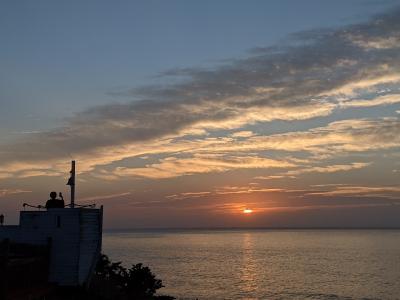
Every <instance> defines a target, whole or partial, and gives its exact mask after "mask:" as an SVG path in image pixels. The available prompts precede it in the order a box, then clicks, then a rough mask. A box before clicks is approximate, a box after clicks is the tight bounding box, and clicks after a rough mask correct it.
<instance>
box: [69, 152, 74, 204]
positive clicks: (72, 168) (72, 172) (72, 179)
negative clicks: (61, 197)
mask: <svg viewBox="0 0 400 300" xmlns="http://www.w3.org/2000/svg"><path fill="white" fill-rule="evenodd" d="M70 186H71V208H74V207H75V161H74V160H73V161H72V162H71V185H70Z"/></svg>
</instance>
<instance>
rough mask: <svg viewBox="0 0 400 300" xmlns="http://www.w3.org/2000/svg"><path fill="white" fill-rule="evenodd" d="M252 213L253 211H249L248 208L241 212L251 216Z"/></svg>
mask: <svg viewBox="0 0 400 300" xmlns="http://www.w3.org/2000/svg"><path fill="white" fill-rule="evenodd" d="M252 212H253V210H252V209H249V208H245V209H244V210H243V213H244V214H251V213H252Z"/></svg>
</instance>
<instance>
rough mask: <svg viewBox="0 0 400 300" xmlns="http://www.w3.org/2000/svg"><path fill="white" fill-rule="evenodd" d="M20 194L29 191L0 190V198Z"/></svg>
mask: <svg viewBox="0 0 400 300" xmlns="http://www.w3.org/2000/svg"><path fill="white" fill-rule="evenodd" d="M22 193H31V191H28V190H21V189H0V198H1V197H5V196H10V195H15V194H22Z"/></svg>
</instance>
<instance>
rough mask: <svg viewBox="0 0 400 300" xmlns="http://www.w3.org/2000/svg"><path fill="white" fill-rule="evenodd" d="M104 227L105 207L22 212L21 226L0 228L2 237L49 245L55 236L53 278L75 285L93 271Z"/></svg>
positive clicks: (68, 284)
mask: <svg viewBox="0 0 400 300" xmlns="http://www.w3.org/2000/svg"><path fill="white" fill-rule="evenodd" d="M101 227H102V209H85V208H74V209H70V208H61V209H49V210H47V211H21V214H20V225H19V226H2V227H0V239H4V238H8V239H10V240H11V241H15V242H20V243H28V244H46V243H47V242H48V238H51V239H52V247H51V255H50V270H49V281H50V282H54V283H57V284H60V285H67V286H71V285H72V286H74V285H82V284H84V283H85V282H86V280H87V279H88V277H89V273H90V272H91V271H92V270H93V264H94V263H95V260H96V258H97V257H98V255H99V252H100V250H101V249H100V247H99V245H101V229H102V228H101Z"/></svg>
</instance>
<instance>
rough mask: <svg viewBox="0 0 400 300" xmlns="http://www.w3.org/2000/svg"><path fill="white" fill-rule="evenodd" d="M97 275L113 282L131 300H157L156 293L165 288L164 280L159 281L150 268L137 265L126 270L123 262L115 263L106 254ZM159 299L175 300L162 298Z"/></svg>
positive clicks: (100, 260)
mask: <svg viewBox="0 0 400 300" xmlns="http://www.w3.org/2000/svg"><path fill="white" fill-rule="evenodd" d="M96 275H97V276H99V277H101V278H104V279H106V280H108V281H111V282H112V283H113V284H114V285H115V286H116V287H118V289H120V290H121V291H122V292H123V293H124V294H125V295H126V296H128V298H129V299H156V298H158V297H156V296H155V293H156V292H157V290H158V289H160V288H162V287H163V285H162V280H160V279H157V278H156V276H155V275H154V274H153V273H152V272H151V270H150V269H149V268H148V267H144V266H143V265H142V264H136V265H132V267H131V268H130V269H126V268H125V267H123V266H121V262H116V263H113V262H111V260H110V259H109V258H108V256H107V255H104V254H103V255H101V257H100V259H99V261H98V263H97V267H96ZM159 299H174V298H173V297H169V296H160V297H159Z"/></svg>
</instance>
